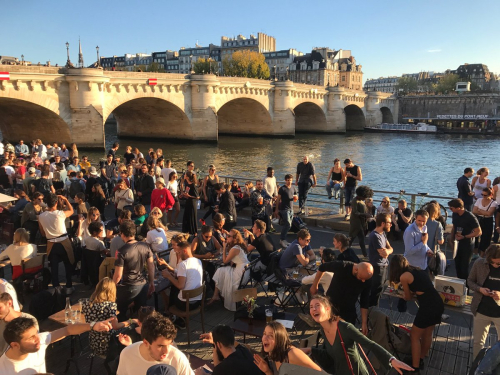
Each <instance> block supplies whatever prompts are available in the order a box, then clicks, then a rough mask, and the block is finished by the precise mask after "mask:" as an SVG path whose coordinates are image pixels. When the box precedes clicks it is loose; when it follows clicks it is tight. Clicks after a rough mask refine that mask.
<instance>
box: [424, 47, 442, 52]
mask: <svg viewBox="0 0 500 375" xmlns="http://www.w3.org/2000/svg"><path fill="white" fill-rule="evenodd" d="M427 52H429V53H438V52H441V48H434V49H428V50H427Z"/></svg>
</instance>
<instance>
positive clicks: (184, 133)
mask: <svg viewBox="0 0 500 375" xmlns="http://www.w3.org/2000/svg"><path fill="white" fill-rule="evenodd" d="M111 114H112V115H113V116H114V118H115V120H116V123H117V131H118V136H121V137H136V138H156V139H192V138H193V130H192V127H191V122H190V121H189V118H188V116H187V115H186V113H185V112H184V111H183V110H182V109H181V108H180V107H178V106H177V105H176V104H174V103H172V102H170V101H167V100H165V99H160V98H155V97H144V98H133V99H130V100H127V101H124V102H122V103H120V104H119V105H117V106H116V107H114V109H112V110H110V111H108V112H107V115H108V116H107V117H106V118H105V119H104V120H105V121H107V120H108V118H109V116H110V115H111Z"/></svg>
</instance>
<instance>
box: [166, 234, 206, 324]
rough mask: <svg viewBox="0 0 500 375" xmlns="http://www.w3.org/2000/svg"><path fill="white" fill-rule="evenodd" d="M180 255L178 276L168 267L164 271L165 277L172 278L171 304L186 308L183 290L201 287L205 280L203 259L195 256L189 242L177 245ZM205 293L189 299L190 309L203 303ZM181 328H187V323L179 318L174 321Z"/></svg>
mask: <svg viewBox="0 0 500 375" xmlns="http://www.w3.org/2000/svg"><path fill="white" fill-rule="evenodd" d="M177 250H178V255H179V256H180V258H181V259H182V262H180V263H179V264H178V265H177V276H175V275H174V274H172V273H171V272H170V271H169V270H168V268H167V269H164V270H163V271H162V275H163V277H164V278H166V279H168V280H170V282H171V283H172V286H171V288H170V299H169V304H168V305H169V306H172V305H174V306H176V307H177V308H178V309H180V310H183V311H184V310H186V299H185V298H182V291H183V290H192V289H196V288H199V287H200V286H201V284H202V282H203V265H202V263H201V260H199V259H198V258H195V257H193V253H192V252H191V245H190V244H189V242H181V243H179V244H178V245H177ZM202 296H203V294H200V295H199V296H196V297H194V298H193V299H192V300H191V299H190V300H189V305H190V309H195V308H197V307H198V306H199V305H200V303H201V298H202ZM174 324H175V325H176V326H178V327H179V328H185V327H186V323H185V322H184V320H183V319H182V318H180V317H179V318H177V319H176V320H175V322H174Z"/></svg>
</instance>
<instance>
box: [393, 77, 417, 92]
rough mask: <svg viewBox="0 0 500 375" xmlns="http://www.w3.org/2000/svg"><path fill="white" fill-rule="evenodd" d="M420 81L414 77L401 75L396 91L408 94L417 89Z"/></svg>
mask: <svg viewBox="0 0 500 375" xmlns="http://www.w3.org/2000/svg"><path fill="white" fill-rule="evenodd" d="M417 88H418V82H417V80H416V79H414V78H412V77H401V78H399V79H398V84H397V85H396V91H397V92H398V93H400V94H401V93H402V94H408V93H410V92H415V91H417Z"/></svg>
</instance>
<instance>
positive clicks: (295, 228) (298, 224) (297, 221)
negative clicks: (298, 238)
mask: <svg viewBox="0 0 500 375" xmlns="http://www.w3.org/2000/svg"><path fill="white" fill-rule="evenodd" d="M301 229H307V225H306V223H304V222H303V221H302V219H301V218H300V217H299V216H297V215H295V216H294V217H293V219H292V226H291V228H290V231H291V232H293V233H298V232H299V230H301Z"/></svg>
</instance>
